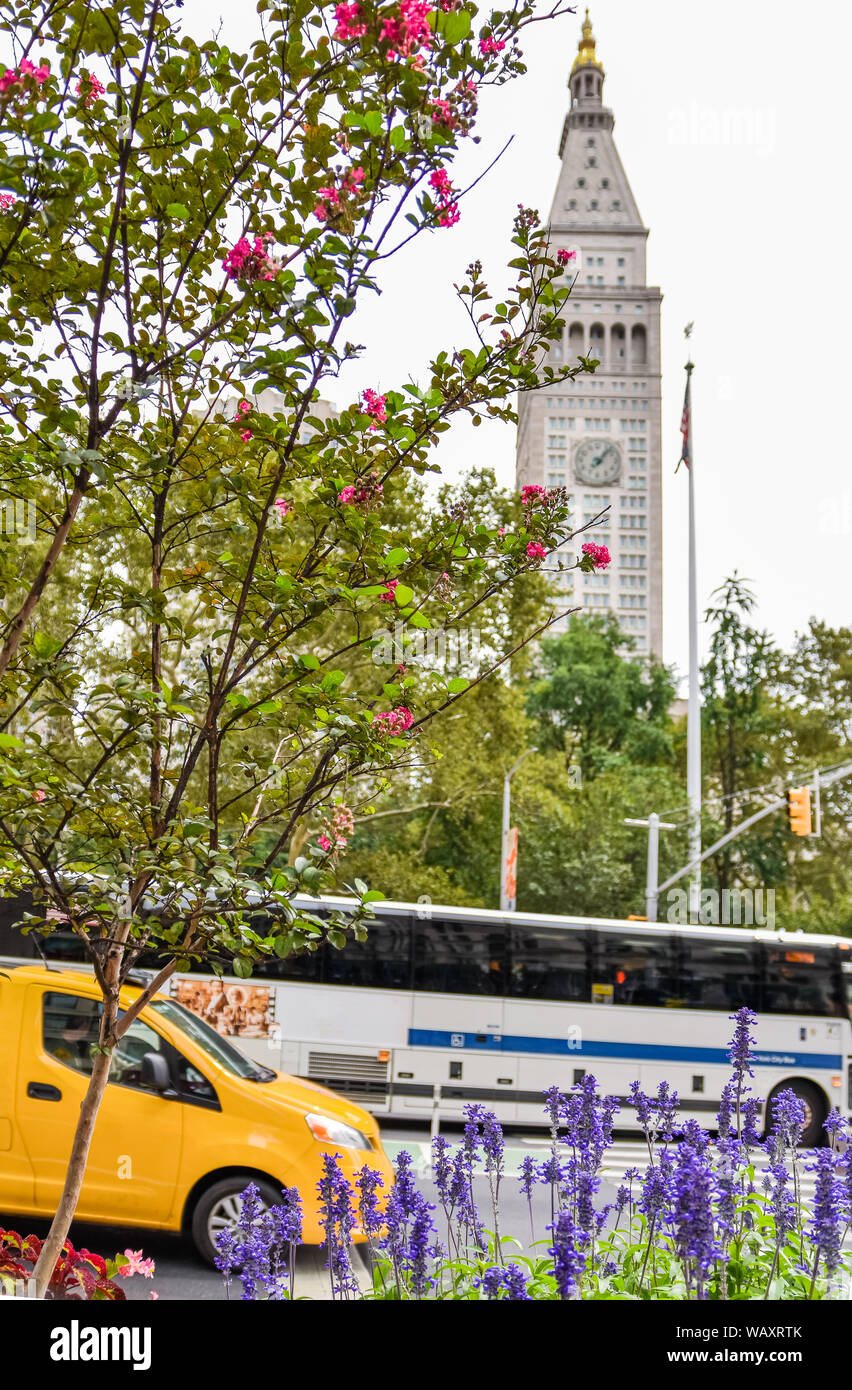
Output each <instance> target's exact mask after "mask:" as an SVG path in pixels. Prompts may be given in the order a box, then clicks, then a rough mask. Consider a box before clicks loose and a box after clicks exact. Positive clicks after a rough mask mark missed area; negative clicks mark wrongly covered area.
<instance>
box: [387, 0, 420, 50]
mask: <svg viewBox="0 0 852 1390" xmlns="http://www.w3.org/2000/svg"><path fill="white" fill-rule="evenodd" d="M431 13H432V6H431V5H430V4H429V2H428V0H401V4H400V7H399V18H398V19H385V21H384V23H383V25H382V29H381V32H380V34H379V42H380V43H388V44H390V47H389V48H388V50H387V54H386V57H387V58H388V59H389V60H390V61H391V62H392V61H393V59H394V58H396V57H402V58H407V57H409V55H410V54H412V53H417V51H418V49H421V48H428V47H429V46H430V44H431V42H432V30H431V28H430V27H429V16H430V14H431Z"/></svg>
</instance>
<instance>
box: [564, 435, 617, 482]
mask: <svg viewBox="0 0 852 1390" xmlns="http://www.w3.org/2000/svg"><path fill="white" fill-rule="evenodd" d="M574 472H575V473H576V475H577V477H578V478H579V480H580V482H581V483H595V484H597V483H614V482H616V481H617V479H618V477H619V476H620V474H621V454H620V453H619V449H618V445H617V444H612V443H611V442H610V441H609V440H601V439H583V440H582V441H581V442H580V443H579V444H578V445H577V448H576V451H575V453H574Z"/></svg>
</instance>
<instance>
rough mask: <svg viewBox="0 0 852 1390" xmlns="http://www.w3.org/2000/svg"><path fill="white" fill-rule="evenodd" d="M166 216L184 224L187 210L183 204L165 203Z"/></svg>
mask: <svg viewBox="0 0 852 1390" xmlns="http://www.w3.org/2000/svg"><path fill="white" fill-rule="evenodd" d="M166 216H167V217H174V218H176V219H177V220H178V221H180V222H185V221H186V220H187V218H188V217H189V208H188V207H186V205H185V204H184V203H167V204H166Z"/></svg>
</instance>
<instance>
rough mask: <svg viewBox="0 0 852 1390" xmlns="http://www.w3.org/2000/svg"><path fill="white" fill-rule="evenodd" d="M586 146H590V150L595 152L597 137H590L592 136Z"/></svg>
mask: <svg viewBox="0 0 852 1390" xmlns="http://www.w3.org/2000/svg"><path fill="white" fill-rule="evenodd" d="M586 144H587V145H588V146H589V149H590V150H593V149H594V147H595V137H594V135H590V136H589V138H588V140H587V141H586Z"/></svg>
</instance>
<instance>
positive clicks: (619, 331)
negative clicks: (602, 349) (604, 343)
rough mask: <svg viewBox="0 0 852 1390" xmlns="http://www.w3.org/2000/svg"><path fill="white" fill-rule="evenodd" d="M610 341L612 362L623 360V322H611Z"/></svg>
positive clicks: (624, 342)
mask: <svg viewBox="0 0 852 1390" xmlns="http://www.w3.org/2000/svg"><path fill="white" fill-rule="evenodd" d="M610 342H611V344H612V360H613V362H623V361H624V358H625V355H626V347H625V345H626V335H625V332H624V324H623V323H615V324H613V327H612V336H611V339H610Z"/></svg>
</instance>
